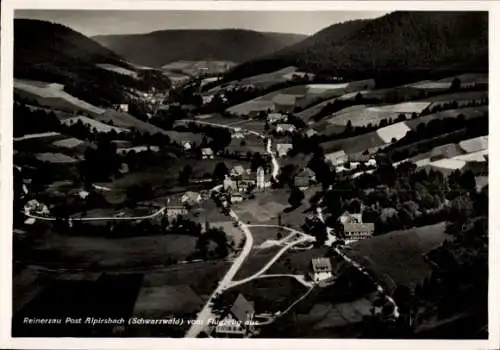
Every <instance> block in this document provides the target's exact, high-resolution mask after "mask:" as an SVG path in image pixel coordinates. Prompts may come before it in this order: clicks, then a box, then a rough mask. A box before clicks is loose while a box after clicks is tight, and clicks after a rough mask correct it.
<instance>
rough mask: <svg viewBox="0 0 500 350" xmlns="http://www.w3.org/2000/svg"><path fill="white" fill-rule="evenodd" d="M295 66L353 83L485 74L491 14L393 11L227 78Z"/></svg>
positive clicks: (334, 29) (339, 27) (330, 30)
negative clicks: (435, 74) (369, 79)
mask: <svg viewBox="0 0 500 350" xmlns="http://www.w3.org/2000/svg"><path fill="white" fill-rule="evenodd" d="M290 65H295V66H297V67H299V68H300V69H307V70H310V71H313V72H316V73H328V74H336V75H339V76H348V77H350V78H363V77H366V76H370V75H371V76H375V77H376V76H379V77H384V78H385V79H392V78H408V77H409V76H414V77H415V78H418V79H422V75H423V74H427V73H429V71H440V70H444V71H448V73H447V74H449V72H450V71H454V72H455V71H456V72H461V71H482V72H484V71H487V70H488V13H487V12H393V13H390V14H387V15H385V16H383V17H380V18H376V19H370V20H357V21H350V22H345V23H340V24H335V25H332V26H330V27H327V28H325V29H323V30H321V31H320V32H318V33H316V34H314V35H312V36H311V37H309V38H307V39H305V40H303V41H301V42H299V43H297V44H295V45H292V46H290V47H287V48H284V49H283V50H280V51H279V52H276V53H273V54H270V55H267V56H264V57H261V58H259V59H256V60H253V61H250V62H246V63H244V64H242V65H240V66H238V67H235V69H234V70H233V71H232V72H230V74H229V76H228V78H227V79H238V78H241V77H244V76H249V75H255V74H261V73H263V72H268V71H272V70H276V69H278V68H281V67H285V66H290ZM379 81H380V79H379Z"/></svg>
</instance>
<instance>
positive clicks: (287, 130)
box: [275, 124, 296, 133]
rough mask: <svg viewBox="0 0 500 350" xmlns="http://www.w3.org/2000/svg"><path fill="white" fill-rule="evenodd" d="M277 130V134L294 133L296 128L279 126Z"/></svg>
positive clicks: (286, 125) (284, 125) (289, 125)
mask: <svg viewBox="0 0 500 350" xmlns="http://www.w3.org/2000/svg"><path fill="white" fill-rule="evenodd" d="M275 130H276V132H277V133H292V132H294V131H295V130H296V128H295V125H293V124H278V125H276V129H275Z"/></svg>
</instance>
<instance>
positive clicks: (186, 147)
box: [182, 141, 192, 151]
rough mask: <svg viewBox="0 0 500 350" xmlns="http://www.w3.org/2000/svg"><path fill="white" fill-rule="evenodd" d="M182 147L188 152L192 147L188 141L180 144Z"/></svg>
mask: <svg viewBox="0 0 500 350" xmlns="http://www.w3.org/2000/svg"><path fill="white" fill-rule="evenodd" d="M182 147H184V150H185V151H189V150H190V149H191V147H192V146H191V142H189V141H184V142H182Z"/></svg>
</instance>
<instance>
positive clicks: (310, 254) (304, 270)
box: [267, 246, 344, 275]
mask: <svg viewBox="0 0 500 350" xmlns="http://www.w3.org/2000/svg"><path fill="white" fill-rule="evenodd" d="M328 250H329V248H328V247H326V246H323V247H319V248H312V249H308V250H288V251H287V252H286V253H285V254H283V255H282V256H281V257H280V258H279V259H278V260H277V261H276V262H275V263H274V265H273V266H271V267H270V268H269V270H268V271H267V273H268V274H275V273H283V269H286V270H287V272H285V273H291V274H297V275H307V274H308V273H309V272H311V271H312V268H311V260H312V259H314V258H320V257H324V256H326V254H327V253H328ZM285 261H288V262H289V263H290V268H288V267H286V266H285ZM330 261H331V262H332V268H333V273H334V274H335V272H336V271H338V270H339V269H340V268H341V267H342V266H343V265H344V261H343V260H342V258H340V257H338V256H333V257H332V258H330Z"/></svg>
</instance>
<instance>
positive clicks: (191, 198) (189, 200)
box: [181, 191, 201, 206]
mask: <svg viewBox="0 0 500 350" xmlns="http://www.w3.org/2000/svg"><path fill="white" fill-rule="evenodd" d="M200 202H201V194H200V193H198V192H193V191H187V192H186V193H184V194H183V195H182V197H181V203H182V204H184V205H190V206H193V205H196V204H199V203H200Z"/></svg>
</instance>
